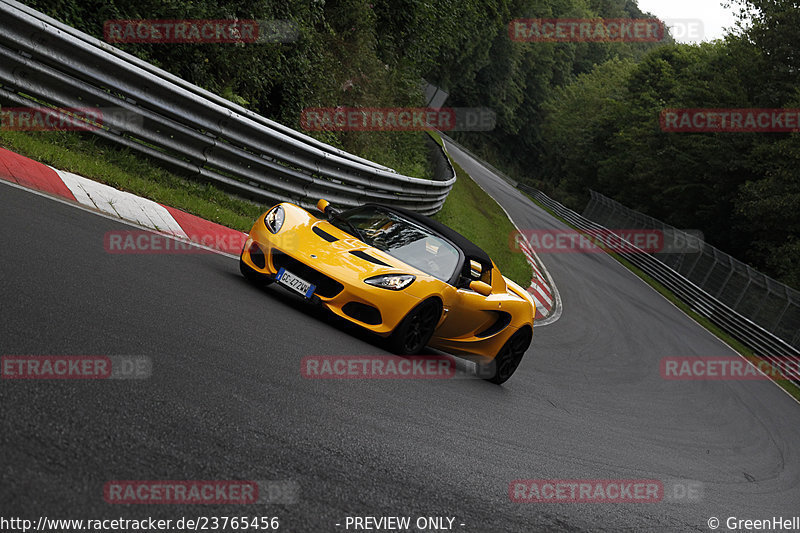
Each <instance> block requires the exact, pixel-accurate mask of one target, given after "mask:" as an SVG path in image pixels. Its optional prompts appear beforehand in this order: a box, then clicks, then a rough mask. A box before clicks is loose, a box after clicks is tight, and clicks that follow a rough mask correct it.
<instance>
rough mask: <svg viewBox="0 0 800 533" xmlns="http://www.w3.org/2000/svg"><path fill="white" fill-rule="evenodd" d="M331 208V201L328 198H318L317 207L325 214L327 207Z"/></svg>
mask: <svg viewBox="0 0 800 533" xmlns="http://www.w3.org/2000/svg"><path fill="white" fill-rule="evenodd" d="M330 208H331V203H330V202H329V201H328V200H320V201H318V202H317V209H318V210H319V211H321V212H323V213H325V214H326V215H327V214H328V209H330Z"/></svg>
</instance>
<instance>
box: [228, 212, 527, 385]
mask: <svg viewBox="0 0 800 533" xmlns="http://www.w3.org/2000/svg"><path fill="white" fill-rule="evenodd" d="M317 209H318V210H319V212H320V213H319V215H320V216H319V217H317V216H314V215H312V214H311V213H310V212H308V211H306V210H305V209H303V208H301V207H298V206H296V205H294V204H291V203H281V204H278V205H276V206H275V207H273V208H272V209H270V210H269V211H267V212H266V213H265V214H263V215H262V216H261V217H259V218H258V220H256V222H255V224H254V225H253V228H252V229H251V230H250V235H249V237H248V239H247V241H246V242H245V245H244V249H243V250H242V255H241V258H240V261H239V266H240V269H241V271H242V274H243V275H244V277H245V278H247V279H248V280H250V281H253V282H255V283H261V284H266V283H273V282H277V283H278V284H279V285H282V286H283V287H284V288H286V289H288V290H292V291H295V292H297V293H299V294H300V295H302V297H304V298H306V299H308V300H310V301H312V302H314V303H318V304H321V305H322V306H324V307H326V308H327V309H329V310H330V311H332V312H333V313H335V314H336V315H339V316H340V317H342V318H344V319H346V320H348V321H350V322H352V323H354V324H357V325H358V326H361V327H362V328H365V329H367V330H369V331H371V332H373V333H375V334H377V335H379V336H381V337H383V338H384V339H385V343H386V345H387V348H388V349H389V350H390V351H391V352H393V353H396V354H399V355H410V354H416V353H419V352H420V351H421V350H422V349H423V348H425V347H426V346H430V347H432V348H436V349H438V350H442V351H445V352H449V353H452V354H454V355H458V356H461V357H464V358H467V359H471V360H473V361H474V362H475V363H477V366H478V375H479V376H481V377H483V378H484V379H488V380H489V381H491V382H493V383H498V384H500V383H503V382H505V381H506V380H507V379H508V378H510V377H511V375H512V374H513V373H514V371H515V370H516V369H517V367H518V366H519V364H520V361H521V360H522V357H523V355H525V352H526V351H527V349H528V347H529V346H530V343H531V339H532V338H533V317H534V313H535V304H534V302H533V300H532V299H531V297H530V296H529V295H528V293H527V292H526V291H525V289H523V288H522V287H520V286H519V285H517V284H516V283H514V282H513V281H511V280H509V279H507V278H505V277H503V275H502V274H500V271H499V270H498V269H497V266H496V265H495V264H494V262H493V261H492V260H491V259H490V258H489V256H488V255H487V254H486V252H484V251H483V250H482V249H480V248H479V247H478V246H476V245H475V244H473V243H472V242H471V241H469V240H468V239H467V238H465V237H464V236H462V235H461V234H459V233H457V232H456V231H454V230H452V229H450V228H448V227H447V226H445V225H443V224H441V223H439V222H437V221H435V220H432V219H430V218H428V217H426V216H423V215H420V214H418V213H415V212H413V211H408V210H406V209H401V208H397V207H387V206H383V205H378V204H365V205H362V206H359V207H355V208H352V209H349V210H347V211H339V210H337V209H334V208H333V206H331V205H330V204H329V203H328V202H327V201H325V200H320V201H319V202H318V203H317Z"/></svg>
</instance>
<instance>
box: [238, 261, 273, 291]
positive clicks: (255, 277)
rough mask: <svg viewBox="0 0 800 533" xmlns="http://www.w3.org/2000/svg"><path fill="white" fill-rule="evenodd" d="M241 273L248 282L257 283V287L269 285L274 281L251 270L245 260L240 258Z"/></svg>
mask: <svg viewBox="0 0 800 533" xmlns="http://www.w3.org/2000/svg"><path fill="white" fill-rule="evenodd" d="M239 271H240V272H241V273H242V276H244V278H245V279H246V280H247V281H249V282H250V283H255V284H256V285H269V284H270V283H272V282H273V281H274V280H273V279H272V278H271V277H270V276H268V275H266V274H262V273H261V272H257V271H255V270H253V269H252V268H250V266H249V265H248V264H247V263H245V262H244V259H242V258H241V257H240V258H239Z"/></svg>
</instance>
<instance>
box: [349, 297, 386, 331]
mask: <svg viewBox="0 0 800 533" xmlns="http://www.w3.org/2000/svg"><path fill="white" fill-rule="evenodd" d="M342 311H344V313H345V314H346V315H347V316H349V317H351V318H355V319H356V320H360V321H361V322H363V323H364V324H369V325H371V326H377V325H378V324H380V323H381V320H382V319H381V312H380V311H378V310H377V309H376V308H374V307H372V306H371V305H367V304H362V303H361V302H348V303H346V304H344V306H343V307H342Z"/></svg>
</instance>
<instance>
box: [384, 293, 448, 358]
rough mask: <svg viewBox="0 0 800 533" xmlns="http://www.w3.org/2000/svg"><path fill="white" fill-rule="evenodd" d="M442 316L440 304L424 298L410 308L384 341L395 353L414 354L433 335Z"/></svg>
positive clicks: (420, 349)
mask: <svg viewBox="0 0 800 533" xmlns="http://www.w3.org/2000/svg"><path fill="white" fill-rule="evenodd" d="M441 317H442V304H440V303H439V302H438V301H437V300H435V299H431V300H425V301H424V302H422V303H421V304H419V305H418V306H416V307H415V308H414V309H412V310H411V311H410V312H409V313H408V314H407V315H406V317H405V318H404V319H403V320H402V321H401V322H400V324H399V325H398V326H397V327H396V328H395V329H394V331H393V332H392V334H391V335H390V336H389V338H388V339H387V341H386V345H387V348H388V350H389V351H390V352H392V353H395V354H397V355H414V354H416V353H419V352H420V351H422V349H423V348H425V346H427V345H428V341H430V340H431V337H433V332H434V330H436V326H437V325H438V324H439V319H440V318H441Z"/></svg>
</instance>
